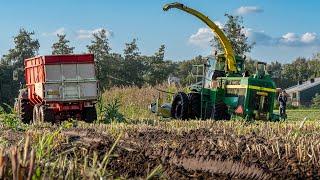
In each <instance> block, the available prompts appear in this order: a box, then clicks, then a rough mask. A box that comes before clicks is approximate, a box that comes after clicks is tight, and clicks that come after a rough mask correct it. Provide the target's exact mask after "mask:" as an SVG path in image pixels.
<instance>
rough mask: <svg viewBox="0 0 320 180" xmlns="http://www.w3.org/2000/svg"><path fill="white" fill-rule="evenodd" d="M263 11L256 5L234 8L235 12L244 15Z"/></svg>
mask: <svg viewBox="0 0 320 180" xmlns="http://www.w3.org/2000/svg"><path fill="white" fill-rule="evenodd" d="M260 12H263V9H261V8H259V7H257V6H241V7H239V8H238V9H237V10H236V13H237V14H239V15H245V14H249V13H260Z"/></svg>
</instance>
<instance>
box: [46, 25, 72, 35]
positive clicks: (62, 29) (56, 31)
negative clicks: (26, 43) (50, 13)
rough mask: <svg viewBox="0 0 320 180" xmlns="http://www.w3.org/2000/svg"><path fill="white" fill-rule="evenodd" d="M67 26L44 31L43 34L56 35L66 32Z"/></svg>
mask: <svg viewBox="0 0 320 180" xmlns="http://www.w3.org/2000/svg"><path fill="white" fill-rule="evenodd" d="M65 30H66V29H65V28H64V27H61V28H59V29H57V30H55V31H53V32H44V33H42V35H43V36H56V35H57V34H60V35H61V34H65Z"/></svg>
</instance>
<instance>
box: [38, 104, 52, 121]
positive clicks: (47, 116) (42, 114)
mask: <svg viewBox="0 0 320 180" xmlns="http://www.w3.org/2000/svg"><path fill="white" fill-rule="evenodd" d="M39 119H40V121H39V122H41V123H42V122H51V123H54V112H53V110H51V109H48V108H47V107H46V106H43V105H42V106H40V107H39Z"/></svg>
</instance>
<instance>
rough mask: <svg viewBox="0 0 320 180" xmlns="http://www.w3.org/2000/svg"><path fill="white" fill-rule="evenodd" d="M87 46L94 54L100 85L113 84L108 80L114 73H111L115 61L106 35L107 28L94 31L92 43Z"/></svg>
mask: <svg viewBox="0 0 320 180" xmlns="http://www.w3.org/2000/svg"><path fill="white" fill-rule="evenodd" d="M87 48H88V51H89V53H92V54H94V59H95V62H96V69H97V78H98V80H99V81H100V85H101V86H102V87H103V88H105V87H107V86H111V82H110V81H108V80H110V78H109V77H110V76H111V75H112V74H111V73H112V70H113V68H114V67H115V63H114V61H113V58H111V56H110V51H111V47H110V45H109V39H108V38H107V35H106V30H105V29H102V30H100V31H98V32H96V33H94V34H93V40H91V45H88V46H87Z"/></svg>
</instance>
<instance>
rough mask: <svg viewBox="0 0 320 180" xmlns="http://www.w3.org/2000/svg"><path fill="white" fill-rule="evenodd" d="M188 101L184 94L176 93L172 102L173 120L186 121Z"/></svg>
mask: <svg viewBox="0 0 320 180" xmlns="http://www.w3.org/2000/svg"><path fill="white" fill-rule="evenodd" d="M188 111H189V100H188V96H187V95H186V93H184V92H178V93H177V94H176V95H175V96H174V98H173V102H172V107H171V116H172V117H173V118H175V119H183V120H185V119H188V114H189V113H188Z"/></svg>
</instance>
